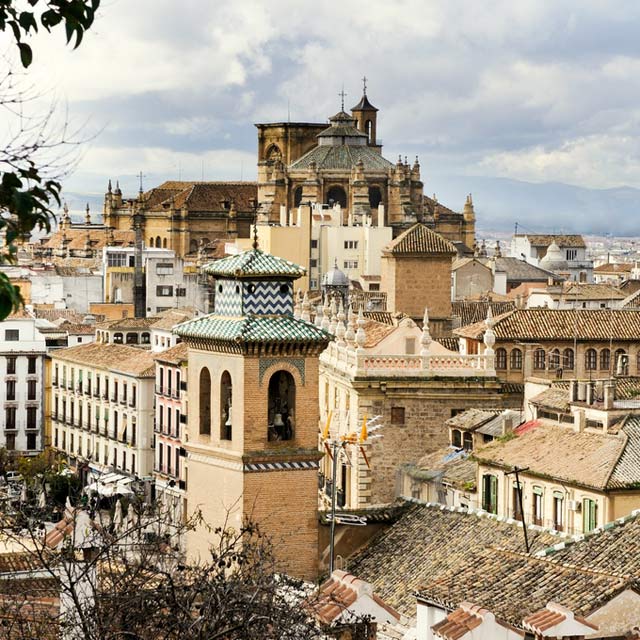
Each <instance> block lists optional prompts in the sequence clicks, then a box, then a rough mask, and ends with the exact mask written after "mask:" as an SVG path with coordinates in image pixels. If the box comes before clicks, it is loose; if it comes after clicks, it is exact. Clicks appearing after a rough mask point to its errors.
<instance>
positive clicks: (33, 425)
mask: <svg viewBox="0 0 640 640" xmlns="http://www.w3.org/2000/svg"><path fill="white" fill-rule="evenodd" d="M37 428H38V408H37V407H27V429H37Z"/></svg>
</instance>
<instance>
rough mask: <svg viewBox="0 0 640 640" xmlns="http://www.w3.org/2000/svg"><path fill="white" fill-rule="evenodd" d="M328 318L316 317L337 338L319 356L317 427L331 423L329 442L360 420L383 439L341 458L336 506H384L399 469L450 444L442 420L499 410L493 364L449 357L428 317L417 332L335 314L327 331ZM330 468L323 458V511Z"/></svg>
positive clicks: (355, 428) (407, 323)
mask: <svg viewBox="0 0 640 640" xmlns="http://www.w3.org/2000/svg"><path fill="white" fill-rule="evenodd" d="M319 315H320V314H319ZM329 315H330V313H329V311H328V310H327V309H325V312H324V314H323V316H322V317H320V319H319V320H318V317H317V319H316V322H319V323H320V325H321V326H325V327H326V326H328V327H329V330H330V331H332V332H334V333H335V335H336V342H333V343H331V344H330V345H329V347H328V348H327V349H326V351H324V353H323V354H322V355H321V356H320V413H321V423H322V424H325V423H326V421H327V420H328V419H329V417H330V418H331V421H330V435H331V436H332V438H334V439H335V438H342V437H349V436H350V434H356V435H358V434H359V433H360V430H361V425H362V423H363V421H364V419H365V417H367V418H368V420H371V419H373V420H374V423H375V425H376V426H380V425H382V429H381V431H380V432H379V433H378V434H376V435H380V434H381V435H382V438H377V437H372V438H371V439H370V440H366V441H365V442H364V443H358V444H357V445H354V446H350V447H348V449H349V450H348V451H347V452H346V457H345V458H344V459H341V461H340V467H339V469H338V472H337V486H336V490H337V492H338V498H339V499H338V504H339V505H340V506H344V507H345V508H347V509H358V508H362V507H366V506H369V505H373V504H380V503H388V502H391V501H393V499H394V497H395V493H396V477H397V474H398V472H399V470H400V466H401V465H403V464H406V463H410V462H417V461H418V460H419V459H420V458H421V457H422V456H424V455H425V454H427V453H430V452H432V451H436V450H438V449H441V448H442V447H444V446H445V445H446V444H447V443H448V441H449V434H448V430H447V427H446V426H445V422H446V420H447V419H449V418H451V416H452V415H455V414H456V413H458V412H460V411H463V410H465V409H467V408H469V407H483V406H484V407H499V406H503V403H504V402H505V398H504V396H503V395H502V394H501V386H500V383H499V382H498V381H497V379H496V377H495V370H494V368H493V358H492V356H491V355H490V350H489V348H488V349H487V351H486V352H485V355H484V356H481V357H478V356H477V355H472V356H463V355H460V354H458V353H454V352H451V351H449V350H448V349H446V348H445V347H443V346H442V345H440V344H439V343H437V342H435V341H433V340H432V339H431V336H430V335H429V322H428V319H426V318H425V320H424V321H423V322H424V326H423V329H422V330H421V329H420V328H419V327H418V326H417V325H416V323H415V322H414V321H413V320H411V319H410V318H405V319H403V320H401V321H400V323H399V324H398V325H397V326H390V325H383V324H381V323H379V322H376V321H374V320H365V319H364V317H363V316H362V315H359V317H358V318H357V320H356V318H355V316H354V314H353V312H352V313H351V314H350V318H349V319H348V322H347V324H346V325H345V323H344V321H345V318H344V313H342V312H341V311H339V310H338V313H337V317H336V318H334V319H333V320H331V324H330V325H329ZM487 341H488V343H490V342H491V340H490V339H489V338H488V339H487ZM373 435H374V434H373V433H372V436H373ZM356 441H357V438H356ZM320 446H321V450H323V451H324V444H323V443H322V442H321V444H320ZM331 465H332V461H331V460H330V459H329V458H328V456H327V457H325V459H324V461H323V466H322V477H321V484H322V485H323V486H322V488H323V491H321V495H320V497H321V502H322V503H324V504H325V505H326V504H328V501H329V497H330V495H331V493H332V490H333V487H332V486H331V478H332V468H331Z"/></svg>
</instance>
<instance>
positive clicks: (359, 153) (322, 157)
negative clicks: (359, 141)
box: [289, 145, 393, 171]
mask: <svg viewBox="0 0 640 640" xmlns="http://www.w3.org/2000/svg"><path fill="white" fill-rule="evenodd" d="M359 160H362V164H363V165H364V170H365V171H387V170H389V169H391V168H392V167H393V165H392V164H391V163H390V162H389V161H388V160H386V159H385V158H383V157H382V156H381V155H380V154H379V153H376V152H375V151H373V149H371V148H370V147H367V146H355V145H339V146H331V145H326V146H317V147H314V148H313V149H311V151H309V152H308V153H306V154H305V155H303V156H302V157H301V158H298V160H296V161H295V162H294V163H293V164H291V165H290V167H289V169H290V170H291V171H296V170H298V169H308V168H309V165H310V164H311V163H312V162H315V163H316V168H317V169H318V170H322V169H345V170H346V169H348V170H349V171H351V169H352V168H353V167H355V166H356V164H357V163H358V161H359Z"/></svg>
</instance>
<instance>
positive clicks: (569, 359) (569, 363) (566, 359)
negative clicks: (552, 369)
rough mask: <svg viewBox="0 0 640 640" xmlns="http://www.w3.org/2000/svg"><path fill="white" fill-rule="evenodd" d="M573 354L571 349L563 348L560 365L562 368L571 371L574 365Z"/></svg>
mask: <svg viewBox="0 0 640 640" xmlns="http://www.w3.org/2000/svg"><path fill="white" fill-rule="evenodd" d="M575 361H576V358H575V354H574V353H573V349H565V350H564V351H563V352H562V367H563V369H568V370H569V371H573V369H574V367H575V366H576V365H575Z"/></svg>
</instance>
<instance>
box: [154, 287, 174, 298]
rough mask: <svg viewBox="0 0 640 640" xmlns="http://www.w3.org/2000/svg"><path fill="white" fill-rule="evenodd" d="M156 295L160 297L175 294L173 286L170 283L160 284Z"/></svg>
mask: <svg viewBox="0 0 640 640" xmlns="http://www.w3.org/2000/svg"><path fill="white" fill-rule="evenodd" d="M156 295H157V296H159V297H162V296H165V297H168V296H172V295H173V287H172V286H170V285H158V286H157V287H156Z"/></svg>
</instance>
